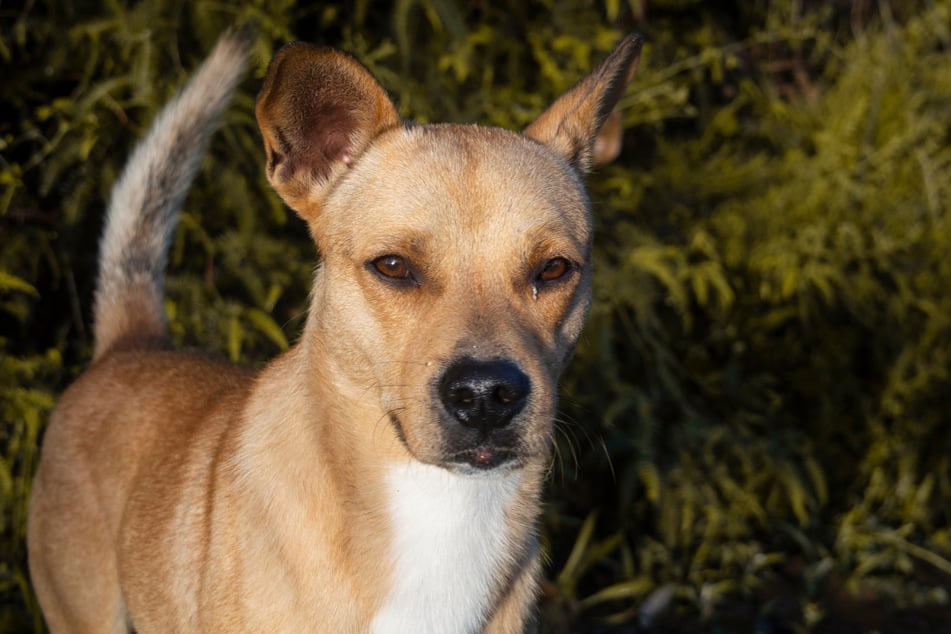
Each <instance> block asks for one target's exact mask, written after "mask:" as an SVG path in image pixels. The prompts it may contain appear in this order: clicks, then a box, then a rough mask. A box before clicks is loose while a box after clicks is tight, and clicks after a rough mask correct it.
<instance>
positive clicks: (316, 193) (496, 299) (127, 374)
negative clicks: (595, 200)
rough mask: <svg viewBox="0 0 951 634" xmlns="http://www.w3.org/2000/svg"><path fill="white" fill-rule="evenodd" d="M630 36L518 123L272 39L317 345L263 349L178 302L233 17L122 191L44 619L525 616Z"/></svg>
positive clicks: (441, 625) (152, 628)
mask: <svg viewBox="0 0 951 634" xmlns="http://www.w3.org/2000/svg"><path fill="white" fill-rule="evenodd" d="M639 48H640V42H639V40H638V39H637V38H636V37H628V38H627V39H625V40H624V41H623V42H622V43H621V44H620V46H619V47H618V48H617V49H616V50H615V51H614V53H612V54H611V56H610V57H609V58H608V59H607V60H606V61H605V62H604V63H603V64H602V65H601V67H600V68H599V69H598V70H597V71H596V72H595V73H593V74H592V75H590V76H589V77H588V78H586V79H585V80H583V81H582V82H581V83H580V84H578V85H577V86H576V87H575V88H573V89H572V90H570V91H569V92H568V93H566V94H565V95H564V96H562V97H561V98H560V99H559V100H558V101H557V102H556V103H555V104H554V105H553V106H552V107H551V108H550V109H549V110H548V111H547V112H545V113H544V114H543V115H542V116H541V117H540V118H539V119H538V120H537V121H536V122H535V123H533V124H532V125H531V126H530V127H529V128H528V129H527V130H526V131H525V133H524V135H521V134H517V133H513V132H508V131H504V130H498V129H489V128H482V127H477V126H462V125H432V126H429V125H426V126H423V125H411V124H408V123H405V122H403V121H401V120H400V117H399V116H398V115H397V111H396V109H395V107H394V106H393V104H392V103H391V102H390V100H389V99H388V98H387V96H386V94H385V92H384V91H383V89H382V88H381V87H380V86H379V85H378V84H377V83H376V81H374V79H373V78H372V77H371V76H370V75H369V74H368V73H367V71H366V70H365V69H364V68H363V67H362V66H360V65H359V64H358V63H357V62H355V61H354V60H353V59H352V58H350V57H349V56H347V55H345V54H343V53H340V52H337V51H334V50H331V49H324V48H316V47H313V46H308V45H304V44H295V45H291V46H288V47H286V48H284V49H283V50H282V51H280V52H279V53H278V54H277V56H276V57H275V59H274V61H273V62H272V63H271V66H270V69H269V71H268V76H267V79H266V81H265V84H264V88H263V90H262V91H261V95H260V97H259V99H258V106H257V116H258V121H259V123H260V126H261V131H262V133H263V136H264V142H265V147H266V151H267V174H268V177H269V178H270V181H271V183H272V184H273V186H274V188H275V189H276V190H277V191H278V192H279V193H280V195H281V196H282V197H283V198H284V200H285V201H287V203H288V204H289V205H290V206H291V207H293V208H294V209H295V210H296V211H297V212H298V213H299V214H300V215H301V216H302V217H303V218H305V219H306V220H307V222H308V223H309V225H310V229H311V232H312V234H313V237H314V240H315V241H316V243H317V246H318V247H319V249H320V253H321V254H322V257H323V262H322V265H321V267H320V269H319V270H318V272H317V274H316V279H315V281H314V288H313V298H312V305H311V308H310V314H309V317H308V320H307V323H306V326H305V328H304V332H303V335H302V337H301V339H300V341H299V342H298V343H297V344H296V345H295V346H294V347H293V348H292V349H291V350H289V351H288V352H287V353H285V354H283V355H281V356H280V357H278V358H277V359H275V360H274V361H273V362H271V363H270V364H269V365H268V366H267V367H266V368H264V369H263V370H261V371H260V372H254V371H251V370H248V369H243V368H239V367H235V366H233V365H230V364H228V363H225V362H224V361H221V360H218V359H216V358H214V357H212V356H207V355H204V354H202V353H199V352H180V351H172V350H170V349H169V347H168V345H167V342H166V339H165V318H164V315H163V308H162V307H163V303H162V302H163V300H162V289H163V268H164V262H165V257H166V245H167V243H168V241H169V239H170V236H171V232H172V231H173V228H174V225H175V221H176V217H177V213H178V208H179V205H180V203H181V199H182V197H183V196H184V192H185V190H186V188H187V186H188V185H189V183H190V181H191V179H192V176H193V173H194V171H195V168H196V165H197V163H198V160H199V158H200V156H201V154H202V152H203V148H204V145H205V142H206V139H207V137H208V135H209V134H210V131H211V129H212V128H213V126H214V123H215V121H216V120H217V118H218V116H219V114H220V112H221V111H222V110H223V108H224V107H225V105H226V103H227V101H228V99H229V96H230V94H231V92H232V90H233V88H234V86H235V83H236V81H237V79H238V77H239V75H240V73H241V69H242V65H243V63H244V58H245V53H246V45H245V44H244V43H243V42H242V40H241V38H239V37H236V36H226V37H225V38H223V39H222V41H221V42H220V43H219V45H218V46H217V48H216V49H215V51H214V52H213V53H212V55H211V56H210V57H209V59H208V60H207V61H206V62H205V64H204V65H203V66H202V68H201V69H200V70H199V71H198V73H197V74H196V76H195V77H194V78H193V79H192V81H191V82H190V83H189V84H188V86H187V87H186V88H185V89H184V91H183V92H182V93H181V94H180V96H179V97H177V98H176V100H175V101H174V102H172V103H171V104H170V105H169V106H168V107H167V108H166V110H165V111H164V112H163V114H162V115H161V116H160V118H159V119H158V120H157V121H156V123H155V125H154V126H153V129H152V131H151V132H150V134H149V136H148V137H147V138H146V139H145V141H144V142H143V143H142V145H141V146H140V147H139V148H138V149H137V151H136V152H135V154H134V155H133V157H132V158H131V160H130V163H129V165H128V166H127V168H126V171H125V173H124V174H123V176H122V178H121V179H120V181H119V183H118V184H117V185H116V187H115V190H114V192H113V198H112V202H111V206H110V209H109V213H108V220H107V226H106V230H105V234H104V237H103V241H102V253H101V272H100V280H99V287H98V290H97V296H96V315H95V320H96V325H95V336H96V348H95V357H94V360H93V363H92V365H91V366H90V368H89V369H88V370H87V371H86V372H85V373H84V374H83V375H82V376H81V377H80V378H79V379H78V380H77V381H76V383H75V384H74V385H73V386H72V387H70V389H69V390H68V391H67V392H66V393H65V394H64V395H63V397H62V400H61V401H60V403H59V405H58V407H57V408H56V411H55V412H54V414H53V417H52V421H51V423H50V427H49V430H48V432H47V434H46V437H45V441H44V447H43V459H42V463H41V465H40V468H39V472H38V474H37V478H36V484H35V489H34V495H33V499H32V507H31V513H30V523H29V556H30V570H31V573H32V577H33V582H34V584H35V587H36V592H37V594H38V596H39V599H40V603H41V605H42V607H43V611H44V613H45V615H46V618H47V620H48V622H49V625H50V626H51V627H52V629H53V630H54V631H56V632H67V631H73V632H126V631H129V630H130V629H134V630H135V631H137V632H197V631H204V632H238V631H243V632H306V631H320V632H334V633H336V632H364V631H372V632H413V633H418V632H438V633H440V634H446V633H454V632H478V631H489V632H521V631H524V630H525V629H531V627H532V624H533V612H534V610H533V605H534V602H535V597H536V592H537V588H536V586H537V581H538V575H539V552H538V551H539V547H538V540H537V537H536V522H537V517H536V516H537V515H538V511H539V496H540V491H541V488H542V484H543V478H544V475H545V472H546V469H547V467H548V465H549V462H550V452H551V447H552V434H553V423H552V419H553V416H554V413H555V390H556V381H557V379H558V377H559V374H560V373H561V371H562V369H563V367H564V365H565V362H566V360H567V359H568V357H569V356H570V353H571V351H572V349H573V347H574V345H575V342H576V341H577V339H578V336H579V334H580V332H581V328H582V325H583V323H584V320H585V315H586V313H587V310H588V305H589V302H590V295H591V267H592V263H591V232H592V225H591V218H590V209H589V202H588V199H587V197H586V194H585V191H584V189H583V186H582V183H581V176H580V174H581V172H582V171H583V170H584V169H585V168H586V167H587V165H588V163H589V161H590V160H591V158H592V152H593V148H594V145H595V140H596V137H597V134H598V130H599V128H600V127H601V125H602V123H604V121H605V119H606V118H607V117H608V115H609V113H610V112H611V110H612V109H613V107H614V105H615V102H616V101H617V99H618V98H619V97H620V95H621V94H622V93H623V90H624V88H625V86H626V84H627V82H628V81H629V80H630V77H631V75H632V74H633V72H634V68H635V66H636V62H637V57H638V51H639ZM614 146H616V143H608V144H607V147H608V148H609V150H608V151H609V152H616V147H614Z"/></svg>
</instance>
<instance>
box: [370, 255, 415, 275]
mask: <svg viewBox="0 0 951 634" xmlns="http://www.w3.org/2000/svg"><path fill="white" fill-rule="evenodd" d="M370 264H371V265H372V266H373V269H374V270H375V271H376V272H377V273H379V274H380V275H382V276H383V277H386V278H389V279H391V280H394V281H401V280H411V279H412V277H413V274H412V271H411V270H410V267H409V263H408V262H407V261H406V259H405V258H402V257H400V256H398V255H383V256H380V257H378V258H376V259H375V260H373V261H372V262H370Z"/></svg>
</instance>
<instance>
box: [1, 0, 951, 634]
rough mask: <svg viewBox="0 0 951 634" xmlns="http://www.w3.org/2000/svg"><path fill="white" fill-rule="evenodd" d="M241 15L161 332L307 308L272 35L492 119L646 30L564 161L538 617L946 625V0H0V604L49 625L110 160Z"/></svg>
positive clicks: (241, 330) (273, 346)
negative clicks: (54, 477)
mask: <svg viewBox="0 0 951 634" xmlns="http://www.w3.org/2000/svg"><path fill="white" fill-rule="evenodd" d="M249 21H253V22H255V23H256V24H257V26H258V29H259V36H258V38H257V40H256V45H255V53H254V61H253V65H252V66H253V68H252V72H251V73H250V74H249V76H248V79H247V81H246V82H245V83H244V84H243V87H242V91H241V93H240V95H239V96H238V98H237V100H236V102H235V104H234V105H233V107H232V108H231V109H230V110H229V113H228V116H227V122H226V125H225V126H223V128H222V129H221V131H220V132H219V133H218V134H217V135H216V136H215V138H214V141H213V144H212V149H211V152H210V154H209V156H208V157H207V159H206V161H205V162H204V164H203V168H202V172H201V175H200V177H199V179H198V182H197V183H196V186H195V188H194V190H193V191H192V193H191V195H190V197H189V199H188V201H187V203H186V206H185V211H184V215H183V220H182V223H181V225H180V227H179V229H178V232H177V234H176V237H175V242H174V245H173V247H172V253H171V257H170V279H169V283H168V300H167V306H166V307H167V310H168V313H169V315H170V318H171V327H172V331H173V335H174V337H175V339H176V341H177V342H179V343H181V344H182V345H201V346H203V347H213V348H215V349H217V350H219V351H221V353H222V354H224V355H226V356H227V357H230V358H232V359H235V360H238V361H242V362H247V363H252V364H262V363H264V362H265V361H266V359H268V358H269V357H271V356H273V355H274V354H275V353H278V352H280V351H281V350H283V349H285V348H286V347H287V346H288V344H289V342H293V340H294V339H295V338H296V336H297V332H298V330H299V328H300V326H301V323H302V319H303V314H304V310H305V307H306V297H307V290H308V286H309V282H310V275H311V271H312V269H313V267H314V264H315V262H316V259H317V254H316V253H315V252H314V248H313V246H312V244H311V242H310V240H309V239H308V236H307V232H306V229H305V227H304V226H303V224H302V223H301V222H300V221H299V220H298V219H297V218H296V217H295V216H294V214H293V213H292V212H289V211H288V210H287V209H285V208H284V207H283V205H282V204H281V203H280V201H279V200H278V199H277V197H276V196H275V195H274V194H273V193H272V192H271V191H270V189H269V187H268V186H267V184H266V182H265V179H264V177H263V174H262V169H261V167H262V165H263V157H262V152H261V144H260V140H259V135H258V132H257V128H256V125H255V123H254V117H253V104H254V98H255V94H256V91H257V89H258V87H259V85H260V80H261V77H262V76H263V73H264V70H265V68H266V64H267V61H268V60H269V58H270V56H271V55H272V53H273V52H274V50H275V48H277V47H278V46H280V45H281V44H282V43H284V42H287V41H290V40H295V39H305V40H310V41H316V42H320V43H325V44H331V45H336V46H340V47H342V48H344V49H347V50H349V51H351V52H352V53H354V54H355V55H356V56H357V57H359V58H360V59H361V60H362V61H363V62H364V63H365V64H366V65H367V66H368V67H369V68H370V69H371V71H372V72H373V73H374V74H375V75H376V76H377V77H378V78H379V79H380V81H381V83H382V84H383V85H384V87H385V88H387V90H389V91H390V93H391V94H392V95H393V97H394V99H395V100H396V101H397V103H398V105H399V107H400V110H401V112H402V113H403V114H404V115H405V116H407V117H411V118H414V119H417V120H422V121H431V120H449V121H465V122H479V123H484V124H491V125H501V126H505V127H514V128H520V127H523V126H524V125H526V124H527V123H528V122H530V121H531V120H532V118H533V117H534V116H535V115H537V114H538V113H539V112H540V111H541V110H542V109H543V108H544V107H545V106H546V105H547V104H548V103H550V102H551V101H552V100H553V99H554V98H555V97H556V96H557V95H558V94H559V93H560V92H562V91H563V90H565V89H566V88H568V87H569V86H570V85H572V84H573V83H574V82H575V81H576V80H578V79H579V78H580V77H582V76H583V75H584V74H585V73H587V72H588V71H589V70H590V69H592V68H593V67H594V66H595V65H596V64H597V63H598V62H599V61H600V60H601V59H602V57H603V56H604V55H605V54H606V53H607V51H609V50H610V48H611V47H612V46H613V44H614V43H615V42H616V41H617V40H618V39H619V37H620V35H621V33H623V32H625V31H631V30H637V31H640V32H641V33H643V34H644V35H645V37H646V42H647V44H646V46H645V49H644V54H643V58H642V62H641V65H640V71H639V73H638V75H637V77H636V78H635V80H634V84H633V86H632V88H631V90H630V91H629V93H628V96H627V97H626V98H625V99H624V100H623V102H622V107H623V112H624V115H623V116H624V122H625V124H626V128H627V132H626V136H625V150H624V152H623V154H622V155H621V157H620V159H619V160H618V161H617V162H616V163H615V164H613V165H611V166H608V167H605V168H603V169H601V170H599V171H598V172H597V173H596V174H594V175H593V176H592V177H591V178H590V179H589V182H590V186H591V192H592V198H593V200H594V201H595V203H596V210H597V228H598V229H597V238H596V242H597V247H596V259H597V273H596V292H597V303H596V305H595V307H594V309H593V314H592V317H591V322H590V325H589V327H588V329H587V332H586V334H585V336H584V338H583V341H582V344H581V346H580V348H579V350H578V353H577V355H576V358H575V360H574V362H573V364H572V366H571V369H570V370H569V372H568V375H567V376H566V379H565V382H564V390H563V392H564V393H563V399H562V415H561V416H560V419H559V423H558V426H559V431H560V440H559V451H558V453H557V456H556V458H555V460H554V463H553V467H552V475H551V479H550V486H549V488H550V491H549V495H548V500H549V502H548V504H547V506H546V508H545V513H544V517H543V522H542V526H543V536H544V541H545V546H546V549H547V553H548V561H549V565H548V568H547V581H546V584H545V592H544V596H543V597H542V601H541V614H542V629H543V631H551V632H565V631H583V632H585V631H592V632H593V631H599V632H605V631H618V632H634V631H639V632H653V631H658V632H661V631H663V632H668V631H669V632H673V631H683V632H701V631H709V632H763V633H778V632H863V631H879V632H919V631H920V632H942V631H944V632H948V631H951V607H949V596H948V593H949V587H951V583H949V582H951V464H949V461H951V427H949V425H948V422H949V419H951V413H949V412H951V389H949V388H951V376H949V375H951V292H949V289H951V258H949V257H948V254H949V253H951V209H949V205H951V143H949V142H951V3H949V0H908V1H899V0H879V1H878V2H873V1H871V0H836V1H835V2H818V1H815V0H761V1H759V2H742V1H740V0H733V1H728V2H722V3H719V2H718V3H707V2H702V1H701V0H536V1H531V2H528V1H526V2H514V3H493V2H489V1H488V0H469V1H467V2H459V1H454V0H396V1H395V2H388V3H384V2H372V3H371V2H369V0H358V1H357V2H355V3H344V2H320V3H308V2H297V1H295V0H278V1H267V2H265V1H264V0H248V1H245V2H241V3H230V2H226V1H221V0H191V1H187V2H186V1H185V0H179V1H175V2H168V1H167V0H141V1H139V2H134V3H133V2H124V1H121V0H98V1H84V0H31V1H28V2H25V3H14V4H10V3H0V63H2V65H3V66H2V73H3V75H2V76H3V79H2V82H0V96H2V98H0V508H2V514H0V630H3V631H30V630H37V631H40V630H41V629H42V621H41V617H40V615H39V613H38V609H37V606H36V604H35V601H34V599H33V598H32V595H31V591H30V586H29V580H28V575H27V572H26V566H25V547H24V528H25V515H26V508H27V499H28V496H29V493H30V480H31V475H32V472H33V469H34V467H35V464H36V460H37V456H38V444H39V440H40V439H41V437H42V431H43V427H44V424H45V421H46V419H47V417H48V414H49V411H50V409H51V408H52V407H53V405H54V403H55V401H56V398H57V395H58V394H59V393H60V392H61V391H62V390H63V389H64V387H65V386H66V385H68V383H69V382H70V381H71V380H72V379H73V378H74V377H75V376H76V375H77V373H78V372H79V371H80V370H81V369H82V368H83V366H84V365H85V364H86V363H87V362H88V360H89V357H90V353H91V341H90V338H89V337H90V336H89V332H90V329H89V320H90V308H91V304H92V301H91V294H92V287H93V283H94V280H95V258H96V252H97V241H98V235H99V231H100V227H101V223H102V213H103V209H104V207H105V203H106V199H107V196H108V191H109V188H110V186H111V184H112V183H113V181H114V179H115V178H116V175H117V173H118V171H119V170H120V169H121V167H122V165H123V163H124V161H125V159H126V157H127V155H128V154H129V151H130V149H131V147H132V145H133V144H134V143H135V142H136V140H137V139H139V138H140V137H141V135H142V133H143V132H144V131H145V129H146V128H147V126H148V124H149V122H150V120H151V118H152V117H153V116H154V114H155V113H156V110H157V108H159V107H160V105H161V104H163V103H164V102H165V101H166V100H167V99H168V98H169V97H170V96H171V95H172V94H173V93H174V91H175V89H176V87H178V86H179V85H180V84H181V82H182V81H183V80H184V79H185V77H186V76H187V75H188V73H189V72H190V70H192V69H194V67H195V66H196V65H197V64H198V63H199V61H200V59H201V58H202V57H203V56H204V54H206V53H207V52H208V51H209V49H210V48H211V46H212V44H213V43H214V41H215V39H216V38H217V36H218V35H219V33H220V32H221V31H222V30H224V29H225V28H227V27H229V26H232V25H235V24H243V23H246V22H249Z"/></svg>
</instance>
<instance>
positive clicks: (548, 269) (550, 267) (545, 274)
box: [535, 258, 575, 283]
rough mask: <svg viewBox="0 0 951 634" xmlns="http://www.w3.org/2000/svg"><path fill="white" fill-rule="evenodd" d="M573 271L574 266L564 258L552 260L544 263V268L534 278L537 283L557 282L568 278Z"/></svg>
mask: <svg viewBox="0 0 951 634" xmlns="http://www.w3.org/2000/svg"><path fill="white" fill-rule="evenodd" d="M574 270H575V265H574V264H572V263H571V262H570V261H568V260H566V259H565V258H552V259H550V260H548V261H547V262H545V266H543V267H542V269H541V270H540V271H539V272H538V275H536V276H535V279H537V280H538V281H539V282H544V283H548V282H557V281H558V280H560V279H563V278H565V277H568V275H570V274H571V273H572V272H573V271H574Z"/></svg>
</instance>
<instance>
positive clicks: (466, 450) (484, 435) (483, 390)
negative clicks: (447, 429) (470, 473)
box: [437, 358, 532, 469]
mask: <svg viewBox="0 0 951 634" xmlns="http://www.w3.org/2000/svg"><path fill="white" fill-rule="evenodd" d="M437 391H438V394H439V399H440V400H441V401H442V405H443V407H444V408H445V410H446V411H447V412H448V413H449V415H450V416H451V417H452V419H453V420H454V421H455V422H457V423H459V425H460V426H461V427H462V428H463V430H458V431H461V432H462V433H454V434H452V436H453V437H454V438H455V440H456V442H455V443H454V444H455V445H456V447H455V449H456V451H454V452H453V453H454V454H455V455H456V456H457V457H458V458H461V459H462V460H463V461H464V462H467V463H469V464H470V465H471V466H473V467H476V468H478V469H491V468H493V467H495V466H497V465H500V464H502V463H503V462H507V461H508V460H510V459H511V458H513V457H514V447H513V446H511V440H512V439H513V438H515V437H517V434H514V433H505V431H506V430H505V428H506V427H508V426H509V425H510V424H511V423H512V420H513V419H514V418H515V417H516V416H517V415H518V414H519V413H520V412H521V411H522V410H523V409H525V405H526V404H527V403H528V397H529V394H530V393H531V391H532V388H531V381H529V378H528V377H527V376H526V375H525V373H524V372H522V371H521V370H520V369H519V368H518V366H516V365H515V364H514V363H512V362H511V361H507V360H504V359H496V360H491V361H477V360H475V359H469V358H466V359H460V360H458V361H456V362H454V363H453V364H452V365H451V366H449V368H448V369H447V370H446V372H445V373H444V374H443V376H442V379H441V380H440V381H439V385H438V389H437Z"/></svg>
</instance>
